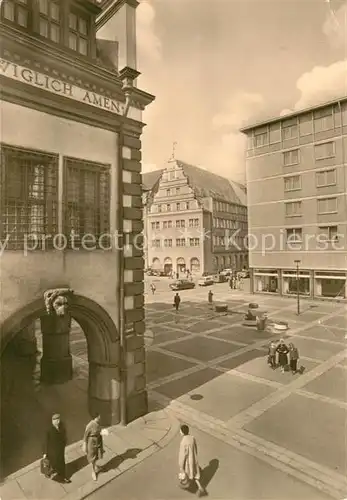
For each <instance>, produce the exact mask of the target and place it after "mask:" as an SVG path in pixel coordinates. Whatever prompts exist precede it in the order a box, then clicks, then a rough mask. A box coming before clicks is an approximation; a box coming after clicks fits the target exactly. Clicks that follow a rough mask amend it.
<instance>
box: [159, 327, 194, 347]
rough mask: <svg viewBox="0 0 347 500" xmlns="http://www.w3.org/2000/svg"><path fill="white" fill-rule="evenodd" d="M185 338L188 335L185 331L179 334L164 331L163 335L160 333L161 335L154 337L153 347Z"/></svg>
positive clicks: (174, 331)
mask: <svg viewBox="0 0 347 500" xmlns="http://www.w3.org/2000/svg"><path fill="white" fill-rule="evenodd" d="M183 337H186V333H185V332H183V331H182V332H179V331H178V330H172V329H170V330H166V329H165V330H164V329H162V333H160V334H159V335H154V338H153V342H152V344H153V345H157V344H162V343H163V342H168V341H170V340H178V339H180V338H183Z"/></svg>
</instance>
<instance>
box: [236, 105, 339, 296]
mask: <svg viewBox="0 0 347 500" xmlns="http://www.w3.org/2000/svg"><path fill="white" fill-rule="evenodd" d="M242 132H243V133H244V134H246V135H247V139H248V145H247V160H246V163H247V197H248V227H249V233H250V236H249V259H250V268H251V271H252V272H251V278H252V281H251V289H252V291H253V292H262V293H274V294H280V295H291V294H296V293H297V287H298V285H299V291H300V293H301V294H302V295H305V296H307V297H312V298H313V297H316V298H329V299H345V298H346V297H347V279H346V275H347V246H346V238H347V156H346V155H347V98H341V99H337V100H335V101H333V102H328V103H325V104H321V105H319V106H315V107H312V108H309V109H305V110H302V111H298V112H295V113H292V114H289V115H286V116H283V117H277V118H274V119H272V120H268V121H266V122H263V123H258V124H255V125H252V126H249V127H247V128H244V129H243V130H242ZM297 278H298V281H299V283H298V282H297Z"/></svg>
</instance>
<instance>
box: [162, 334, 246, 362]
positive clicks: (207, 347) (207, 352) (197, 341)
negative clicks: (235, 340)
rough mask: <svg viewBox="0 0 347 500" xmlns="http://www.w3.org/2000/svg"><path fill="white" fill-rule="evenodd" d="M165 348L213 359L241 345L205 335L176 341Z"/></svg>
mask: <svg viewBox="0 0 347 500" xmlns="http://www.w3.org/2000/svg"><path fill="white" fill-rule="evenodd" d="M165 349H166V350H167V351H171V352H176V353H178V354H184V355H185V356H188V357H190V358H195V359H197V360H199V361H211V360H212V359H214V358H219V357H220V356H223V355H225V354H229V353H231V352H234V351H237V350H238V349H240V346H238V345H235V344H229V343H227V342H221V341H219V340H214V339H208V338H205V337H195V338H190V339H188V340H181V341H178V342H175V343H174V344H170V345H168V346H166V347H165Z"/></svg>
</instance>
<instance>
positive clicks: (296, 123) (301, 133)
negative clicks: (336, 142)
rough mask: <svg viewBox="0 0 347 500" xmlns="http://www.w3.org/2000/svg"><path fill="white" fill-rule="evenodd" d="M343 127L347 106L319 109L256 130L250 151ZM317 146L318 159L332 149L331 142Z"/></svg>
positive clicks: (346, 120) (346, 119) (251, 138)
mask: <svg viewBox="0 0 347 500" xmlns="http://www.w3.org/2000/svg"><path fill="white" fill-rule="evenodd" d="M342 124H343V125H347V106H346V105H345V106H342V107H341V108H340V106H339V105H336V106H334V107H332V106H330V107H327V108H325V109H319V110H315V111H313V113H308V114H305V115H302V116H300V117H298V116H296V117H293V118H289V119H288V120H283V121H282V122H281V125H279V124H278V123H274V124H269V125H266V126H264V127H259V128H257V129H255V130H254V133H253V135H250V136H249V138H248V149H249V150H251V149H253V148H261V147H264V146H268V145H270V144H276V143H278V142H284V141H288V140H292V139H297V138H299V137H305V136H308V135H311V134H318V133H320V132H325V131H329V130H334V129H336V128H339V127H341V126H342ZM326 144H330V146H324V145H323V144H319V145H317V147H316V148H315V149H316V159H319V158H322V157H323V156H322V154H327V153H326V152H325V151H324V149H325V148H329V147H330V148H331V147H332V146H331V144H332V143H331V142H330V143H326Z"/></svg>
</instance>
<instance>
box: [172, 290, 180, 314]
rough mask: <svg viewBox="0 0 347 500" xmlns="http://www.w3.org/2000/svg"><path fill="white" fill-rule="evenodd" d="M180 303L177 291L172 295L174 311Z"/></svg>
mask: <svg viewBox="0 0 347 500" xmlns="http://www.w3.org/2000/svg"><path fill="white" fill-rule="evenodd" d="M180 303H181V297H180V295H179V293H178V292H177V293H176V295H175V296H174V307H175V309H176V312H178V309H179V307H180Z"/></svg>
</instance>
